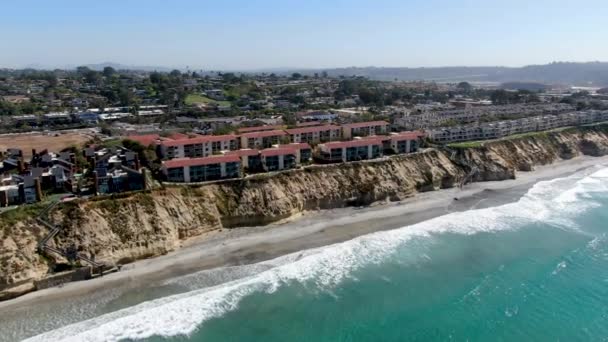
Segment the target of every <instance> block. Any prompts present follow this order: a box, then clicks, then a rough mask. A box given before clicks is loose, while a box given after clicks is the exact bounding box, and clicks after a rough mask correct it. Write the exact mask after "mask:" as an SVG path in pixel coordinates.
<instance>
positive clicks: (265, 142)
mask: <svg viewBox="0 0 608 342" xmlns="http://www.w3.org/2000/svg"><path fill="white" fill-rule="evenodd" d="M285 137H287V133H286V132H285V131H283V130H273V131H263V132H251V133H244V134H242V135H241V148H253V149H263V148H270V147H272V145H276V144H280V143H281V141H282V140H283V138H285Z"/></svg>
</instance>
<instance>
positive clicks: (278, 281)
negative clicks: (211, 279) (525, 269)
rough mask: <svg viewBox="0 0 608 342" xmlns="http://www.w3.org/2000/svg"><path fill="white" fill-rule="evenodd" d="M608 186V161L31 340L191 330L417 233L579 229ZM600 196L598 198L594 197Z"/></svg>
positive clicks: (345, 270) (330, 280)
mask: <svg viewBox="0 0 608 342" xmlns="http://www.w3.org/2000/svg"><path fill="white" fill-rule="evenodd" d="M607 194H608V168H604V169H600V170H597V169H596V170H595V172H594V173H593V174H589V173H588V172H587V173H584V174H577V175H573V176H571V177H567V178H560V179H555V180H552V181H546V182H540V183H537V184H536V185H534V187H533V188H532V189H530V191H529V192H528V193H527V194H526V195H524V196H523V197H522V198H521V199H520V200H519V201H518V202H515V203H511V204H507V205H503V206H499V207H494V208H486V209H478V210H471V211H466V212H458V213H451V214H448V215H445V216H442V217H438V218H435V219H432V220H429V221H425V222H422V223H419V224H415V225H412V226H408V227H404V228H400V229H396V230H392V231H385V232H378V233H373V234H370V235H366V236H362V237H358V238H355V239H353V240H351V241H348V242H344V243H339V244H335V245H331V246H327V247H322V248H317V249H311V250H307V251H303V252H297V253H293V254H290V255H286V256H283V257H280V258H277V259H274V260H271V261H268V262H263V263H259V264H257V265H251V266H247V267H250V268H251V269H250V270H249V271H252V270H253V271H252V272H247V274H248V275H247V276H245V277H243V278H241V279H237V280H234V281H231V282H227V283H224V284H221V285H218V286H214V287H209V288H205V289H200V290H194V291H191V292H187V293H183V294H179V295H174V296H169V297H165V298H160V299H156V300H153V301H149V302H145V303H142V304H139V305H136V306H133V307H130V308H127V309H123V310H120V311H116V312H113V313H110V314H106V315H102V316H99V317H96V318H93V319H90V320H86V321H83V322H79V323H76V324H72V325H69V326H66V327H63V328H59V329H56V330H54V331H50V332H47V333H44V334H41V335H38V336H35V337H33V338H30V339H29V340H28V341H118V340H122V339H143V338H148V337H152V336H165V337H169V336H176V335H188V334H191V333H193V332H194V331H195V330H196V329H198V328H199V327H200V326H201V324H202V323H203V322H205V321H207V320H209V319H212V318H216V317H221V316H222V315H224V314H225V313H226V312H229V311H231V310H235V309H236V308H237V307H238V305H239V302H240V301H241V300H242V299H243V298H244V297H246V296H248V295H251V294H253V293H256V292H266V293H273V292H274V291H276V290H277V289H278V288H279V287H281V286H282V285H285V284H289V283H291V282H302V283H306V284H308V283H309V282H310V283H311V284H314V286H315V287H318V288H320V289H331V288H332V287H334V286H336V285H338V284H340V283H341V282H342V281H343V280H344V279H347V278H349V277H350V276H351V274H352V273H353V271H355V270H357V269H360V268H362V267H364V266H366V265H370V264H378V263H381V262H383V261H384V260H386V259H387V258H388V257H390V256H391V255H393V254H394V253H395V252H396V250H397V249H398V247H400V246H403V245H404V244H405V243H407V242H408V241H409V240H411V239H413V238H426V237H432V236H434V235H437V234H442V233H453V234H464V235H471V234H477V233H480V232H495V231H502V230H513V229H519V228H521V227H523V226H525V225H529V224H533V223H535V222H542V223H544V224H550V225H552V226H555V227H557V228H560V229H574V230H577V229H580V227H577V225H576V224H575V222H574V221H573V219H574V218H576V217H577V216H579V215H580V214H581V213H583V212H585V211H587V210H590V209H592V208H595V207H597V206H599V205H600V204H599V201H598V200H597V197H595V196H600V197H603V196H606V195H607ZM594 199H595V200H594Z"/></svg>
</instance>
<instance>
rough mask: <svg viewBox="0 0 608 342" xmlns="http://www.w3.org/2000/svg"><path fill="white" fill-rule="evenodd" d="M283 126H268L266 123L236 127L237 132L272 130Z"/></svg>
mask: <svg viewBox="0 0 608 342" xmlns="http://www.w3.org/2000/svg"><path fill="white" fill-rule="evenodd" d="M282 127H283V126H279V125H276V126H268V125H264V126H255V127H241V128H239V129H238V132H239V133H250V132H261V131H273V130H278V129H281V128H282Z"/></svg>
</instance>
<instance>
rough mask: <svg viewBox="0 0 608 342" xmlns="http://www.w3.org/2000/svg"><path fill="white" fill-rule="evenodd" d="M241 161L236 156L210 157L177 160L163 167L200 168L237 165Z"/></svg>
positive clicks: (169, 161)
mask: <svg viewBox="0 0 608 342" xmlns="http://www.w3.org/2000/svg"><path fill="white" fill-rule="evenodd" d="M240 161H241V159H240V158H239V157H238V156H236V155H224V156H212V157H205V158H178V159H171V160H168V161H165V162H163V165H164V166H165V167H166V168H168V169H174V168H178V167H186V166H201V165H211V164H220V163H238V162H240Z"/></svg>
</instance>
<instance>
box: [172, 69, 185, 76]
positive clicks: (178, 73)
mask: <svg viewBox="0 0 608 342" xmlns="http://www.w3.org/2000/svg"><path fill="white" fill-rule="evenodd" d="M169 75H170V76H171V77H180V76H181V75H182V72H181V71H179V70H177V69H175V70H172V71H171V72H170V73H169Z"/></svg>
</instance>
